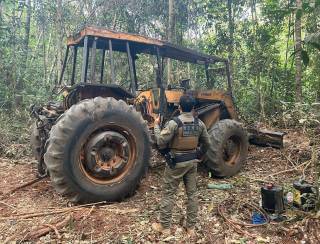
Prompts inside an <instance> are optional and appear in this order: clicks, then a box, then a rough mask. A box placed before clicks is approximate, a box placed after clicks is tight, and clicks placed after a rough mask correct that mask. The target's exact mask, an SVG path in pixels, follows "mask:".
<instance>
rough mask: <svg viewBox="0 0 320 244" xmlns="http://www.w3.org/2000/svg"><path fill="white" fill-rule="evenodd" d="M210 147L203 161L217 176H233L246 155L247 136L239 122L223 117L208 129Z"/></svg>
mask: <svg viewBox="0 0 320 244" xmlns="http://www.w3.org/2000/svg"><path fill="white" fill-rule="evenodd" d="M209 134H210V136H211V147H210V148H209V150H208V151H207V153H206V157H205V163H206V165H207V167H208V168H209V169H210V170H211V172H212V173H213V174H214V175H215V176H218V177H228V176H233V175H235V174H236V173H238V172H239V170H240V169H241V167H242V166H243V164H244V162H245V161H246V159H247V155H248V137H247V133H246V131H245V129H244V128H243V127H242V125H241V123H239V122H237V121H235V120H231V119H225V120H221V121H218V122H217V123H216V124H214V125H213V126H212V128H211V129H210V130H209Z"/></svg>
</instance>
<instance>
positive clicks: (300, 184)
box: [293, 180, 315, 211]
mask: <svg viewBox="0 0 320 244" xmlns="http://www.w3.org/2000/svg"><path fill="white" fill-rule="evenodd" d="M293 188H294V192H293V205H294V206H295V207H298V208H300V209H302V210H303V211H310V210H312V209H314V208H315V204H314V196H315V193H314V190H313V189H314V187H313V185H311V184H310V183H308V182H307V181H305V180H296V181H294V182H293Z"/></svg>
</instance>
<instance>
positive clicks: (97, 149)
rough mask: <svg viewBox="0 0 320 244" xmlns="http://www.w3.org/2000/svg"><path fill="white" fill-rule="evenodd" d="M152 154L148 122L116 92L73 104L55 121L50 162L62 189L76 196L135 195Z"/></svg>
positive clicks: (95, 198) (85, 199) (106, 198)
mask: <svg viewBox="0 0 320 244" xmlns="http://www.w3.org/2000/svg"><path fill="white" fill-rule="evenodd" d="M149 158H150V143H149V133H148V128H147V125H146V122H145V121H144V120H143V119H142V117H141V115H140V114H139V113H138V112H136V111H135V109H134V108H133V107H132V106H129V105H127V104H126V103H125V102H124V101H121V100H120V101H117V100H115V99H114V98H111V97H110V98H101V97H96V98H94V99H88V100H84V101H82V102H80V103H78V104H75V105H73V106H72V107H71V108H70V109H69V110H68V111H66V112H65V114H63V115H62V117H61V118H60V119H59V121H58V122H57V123H56V125H54V126H53V127H52V130H51V131H50V137H49V142H48V147H47V151H46V153H45V163H46V165H47V168H48V171H49V173H50V177H51V180H52V182H53V185H54V186H55V188H56V190H57V191H58V192H60V193H61V194H63V195H65V196H67V197H69V199H70V200H71V201H73V202H94V201H119V200H122V199H123V198H125V197H127V196H129V195H132V194H133V193H134V192H135V190H136V188H137V186H138V184H139V182H140V180H141V177H142V176H143V175H144V173H145V171H146V169H147V166H148V162H149Z"/></svg>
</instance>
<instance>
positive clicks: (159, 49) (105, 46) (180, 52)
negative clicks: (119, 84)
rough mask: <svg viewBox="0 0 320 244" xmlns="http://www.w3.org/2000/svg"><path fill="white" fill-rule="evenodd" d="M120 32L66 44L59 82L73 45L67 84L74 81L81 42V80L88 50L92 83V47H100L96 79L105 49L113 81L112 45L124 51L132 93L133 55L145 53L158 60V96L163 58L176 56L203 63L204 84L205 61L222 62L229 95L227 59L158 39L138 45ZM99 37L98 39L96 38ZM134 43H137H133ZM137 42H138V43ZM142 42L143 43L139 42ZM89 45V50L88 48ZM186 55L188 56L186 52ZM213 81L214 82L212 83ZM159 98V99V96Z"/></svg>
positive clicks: (84, 79) (84, 76)
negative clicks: (70, 70)
mask: <svg viewBox="0 0 320 244" xmlns="http://www.w3.org/2000/svg"><path fill="white" fill-rule="evenodd" d="M119 35H120V36H117V37H116V38H114V37H112V36H110V37H109V36H107V37H97V36H94V35H88V34H87V35H84V36H83V37H82V39H79V41H77V42H73V43H72V44H68V46H67V49H66V55H65V58H64V63H63V67H62V72H61V76H60V79H59V84H61V83H62V79H63V73H64V71H65V68H66V63H67V59H68V55H69V49H70V47H71V46H72V47H73V67H72V75H71V85H74V84H75V77H76V74H75V72H76V62H77V49H78V47H79V46H83V62H82V68H81V83H87V78H88V66H89V62H88V59H89V56H90V52H91V65H90V81H89V82H92V83H96V82H97V81H96V55H97V54H96V52H97V51H96V49H101V63H100V65H99V66H100V77H99V82H100V83H103V78H104V68H105V56H106V53H105V52H106V50H108V51H109V62H110V75H111V77H110V80H111V83H112V84H114V83H115V80H116V77H115V64H114V57H113V50H114V46H113V45H115V50H117V51H120V52H126V53H127V57H128V65H129V74H130V87H131V92H132V94H134V95H135V94H136V91H137V90H138V79H137V72H136V57H137V56H136V55H137V53H148V54H151V55H155V56H156V58H157V63H158V71H157V80H156V85H157V87H158V88H160V90H161V91H160V93H161V94H160V97H164V89H165V84H164V83H163V65H164V64H163V62H164V58H173V59H176V60H182V61H185V62H191V63H195V64H201V65H204V68H205V75H206V81H207V84H208V85H212V84H210V82H211V80H210V75H209V64H213V63H216V62H221V63H224V64H225V68H226V75H227V83H228V91H229V93H230V94H231V95H232V77H231V74H230V64H229V61H228V60H227V59H223V58H219V57H216V56H209V55H205V54H200V53H197V52H196V51H193V50H190V49H187V48H182V47H178V46H175V45H172V44H170V43H166V42H163V43H162V45H159V44H158V42H161V41H158V40H155V43H152V44H145V45H146V46H141V43H140V44H139V41H135V40H131V38H129V37H127V38H124V39H121V38H122V37H121V34H119ZM100 38H101V39H100ZM123 44H124V45H123ZM136 45H138V46H136ZM139 45H140V46H139ZM142 45H144V44H142ZM90 49H91V51H90ZM189 55H190V56H189ZM213 85H214V84H213ZM161 101H162V100H161Z"/></svg>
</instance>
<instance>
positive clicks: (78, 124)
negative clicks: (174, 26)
mask: <svg viewBox="0 0 320 244" xmlns="http://www.w3.org/2000/svg"><path fill="white" fill-rule="evenodd" d="M117 52H120V53H125V54H126V57H127V60H128V67H129V70H128V74H129V76H130V81H129V82H127V83H128V84H129V89H125V88H124V87H123V86H120V85H117V84H120V83H121V82H122V81H118V80H117V74H116V73H115V53H117ZM143 54H147V55H151V56H153V57H155V60H156V62H155V63H156V68H155V73H156V80H155V81H154V82H153V83H152V88H147V89H144V90H142V89H140V86H139V82H138V79H137V72H136V60H137V59H138V58H139V55H143ZM166 58H170V59H174V60H178V61H183V62H187V63H191V64H194V65H198V66H201V67H203V69H204V72H203V73H204V74H205V77H206V81H205V83H206V84H214V82H213V81H212V77H210V72H211V70H210V65H217V64H218V65H219V66H218V69H219V70H220V71H219V72H220V73H222V74H223V75H224V82H225V88H226V89H225V90H221V89H213V90H203V91H202V90H192V89H190V84H189V80H187V79H186V80H182V81H181V82H180V84H178V85H177V86H176V87H172V86H171V87H170V86H167V85H166V84H165V82H164V81H163V80H164V78H163V77H164V75H163V73H164V63H165V62H164V61H165V59H166ZM79 60H80V61H82V63H81V62H79ZM106 61H108V62H106ZM68 63H71V67H70V68H69V69H68V65H67V64H68ZM106 63H108V66H109V69H108V80H109V81H108V83H107V84H106V83H105V82H104V81H105V80H106V79H105V78H106V75H105V70H106V67H105V64H106ZM79 64H80V65H79ZM98 65H99V69H97V66H98ZM67 74H68V75H69V77H66V76H67ZM64 78H68V79H67V80H68V82H67V84H64V83H63V79H64ZM58 87H60V88H61V87H62V90H61V93H62V94H63V101H62V102H56V103H54V102H50V103H48V104H46V105H45V106H34V107H33V109H32V113H33V115H34V117H36V119H37V120H36V123H35V125H34V128H33V132H32V137H31V144H32V148H33V152H34V155H35V157H36V159H37V160H38V162H39V163H38V170H39V174H40V175H46V174H49V175H50V177H51V180H52V182H53V185H54V187H55V188H56V190H57V191H58V192H60V193H61V194H63V195H65V196H67V197H68V198H69V199H70V200H71V201H74V202H88V201H100V200H101V201H105V200H106V201H119V200H121V199H123V198H125V197H128V196H130V195H132V194H134V192H135V190H136V188H137V186H138V185H139V182H140V180H141V178H142V177H143V175H144V174H145V172H146V170H147V167H148V162H149V159H150V153H151V149H150V147H151V144H152V131H153V130H152V128H153V123H154V120H155V117H156V116H157V115H158V114H160V115H161V116H162V118H163V119H162V126H163V125H164V124H165V123H166V122H167V121H168V120H170V119H171V118H173V117H174V116H177V115H178V114H179V110H178V102H179V98H180V97H181V96H182V95H183V94H185V93H188V94H191V95H193V96H194V97H195V98H196V101H197V103H196V107H195V114H196V115H197V116H198V117H199V118H200V119H201V120H203V122H204V123H205V125H206V126H207V128H208V130H209V133H210V135H211V137H212V138H211V139H212V146H211V148H210V149H209V150H208V152H207V154H206V156H205V159H204V163H205V165H206V166H207V168H208V169H209V170H210V171H212V172H213V173H214V174H215V175H217V176H221V177H224V176H232V175H234V174H236V173H237V172H238V171H239V170H240V169H241V167H242V165H243V163H244V162H245V160H246V157H247V150H248V137H247V133H246V130H245V129H244V128H243V127H242V125H241V123H239V122H238V121H237V113H236V109H235V105H234V100H233V95H232V80H231V75H230V72H229V63H228V60H227V59H223V58H220V57H215V56H209V55H205V54H201V53H198V52H196V51H193V50H190V49H187V48H182V47H178V46H176V45H173V44H170V43H167V42H164V41H160V40H156V39H152V38H148V37H144V36H139V35H133V34H127V33H119V32H114V31H110V30H107V29H102V28H97V27H86V28H84V29H83V30H82V31H81V32H80V33H78V34H76V35H75V36H73V37H70V38H69V39H68V43H67V49H66V55H65V60H64V64H63V68H62V74H61V77H60V80H59V84H58Z"/></svg>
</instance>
